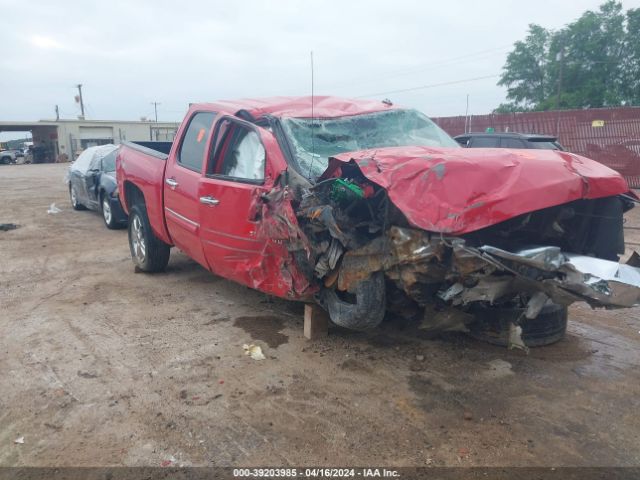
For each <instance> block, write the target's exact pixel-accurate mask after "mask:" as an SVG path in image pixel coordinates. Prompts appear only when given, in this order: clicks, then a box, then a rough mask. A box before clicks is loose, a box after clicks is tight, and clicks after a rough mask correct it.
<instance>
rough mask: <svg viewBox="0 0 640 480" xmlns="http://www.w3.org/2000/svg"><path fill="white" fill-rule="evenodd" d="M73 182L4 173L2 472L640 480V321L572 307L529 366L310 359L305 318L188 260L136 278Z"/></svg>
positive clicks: (631, 315) (174, 258)
mask: <svg viewBox="0 0 640 480" xmlns="http://www.w3.org/2000/svg"><path fill="white" fill-rule="evenodd" d="M66 168H67V166H66V165H17V166H2V167H0V223H5V222H13V223H17V224H19V225H20V228H18V229H16V230H12V231H7V232H2V231H0V465H1V466H24V465H29V466H52V465H55V466H98V465H100V466H102V465H140V466H142V465H144V466H157V465H162V464H163V462H165V463H164V464H165V465H166V464H167V462H173V464H175V465H180V464H182V465H206V466H228V465H234V466H269V465H270V466H284V465H295V466H306V465H314V466H368V465H387V466H424V465H455V466H470V465H478V466H480V465H481V466H516V465H518V466H550V465H553V466H560V465H571V466H638V465H640V448H638V446H639V445H640V415H638V412H639V411H640V369H639V368H638V366H639V365H640V348H639V347H640V309H637V308H636V309H630V310H621V311H592V310H590V309H589V308H587V307H586V306H577V307H572V308H571V311H570V314H571V315H570V318H571V320H570V323H569V332H568V335H567V338H566V339H565V340H563V341H561V342H559V343H557V344H556V345H553V346H549V347H544V348H538V349H534V350H532V352H531V353H530V354H529V355H525V354H524V353H522V352H519V351H507V350H506V349H503V348H499V347H493V346H490V345H486V344H483V343H479V342H477V341H475V340H472V339H470V338H467V337H466V336H464V335H446V336H440V337H437V338H431V339H430V338H428V337H426V336H425V335H423V334H421V333H420V332H419V331H418V330H416V329H415V327H414V326H412V325H402V324H399V323H393V322H388V323H384V324H383V326H382V328H380V329H378V330H376V331H374V332H371V333H367V334H364V333H352V332H347V331H344V330H339V329H334V330H332V331H331V333H330V336H329V337H327V338H326V339H323V340H321V341H316V342H309V341H306V340H305V339H304V338H303V336H302V306H301V305H300V304H295V303H288V302H285V301H281V300H274V299H271V298H268V297H267V296H265V295H263V294H261V293H258V292H256V291H252V290H249V289H248V288H245V287H242V286H239V285H236V284H234V283H232V282H229V281H226V280H223V279H221V278H218V277H215V276H214V275H211V274H210V273H208V272H207V271H205V270H204V269H203V268H201V267H200V266H198V265H197V264H195V263H194V262H192V261H191V260H189V259H188V258H187V257H186V256H185V255H183V254H182V253H180V252H179V251H176V250H173V251H172V254H171V260H170V263H169V268H168V269H167V272H166V273H163V274H157V275H146V274H136V273H134V269H133V264H132V262H131V259H130V256H129V248H128V245H127V233H126V230H119V231H110V230H107V229H106V228H105V227H104V225H103V223H102V219H101V217H100V216H99V214H97V213H95V212H76V211H73V210H72V209H71V205H70V204H69V200H68V194H67V191H66V186H65V184H64V181H63V177H64V173H65V170H66ZM54 202H55V203H56V205H57V206H58V207H59V208H61V209H62V211H61V212H60V213H58V214H47V209H48V207H49V205H50V204H51V203H54ZM627 225H629V226H633V225H636V226H640V208H638V209H636V210H635V212H632V213H631V214H630V215H629V218H628V219H627ZM629 234H630V237H629V238H628V240H630V241H633V242H637V243H640V230H629ZM246 343H257V344H259V345H261V346H262V348H263V350H264V352H265V354H266V356H267V359H266V360H264V361H255V360H252V359H251V358H249V357H247V356H245V355H244V352H243V344H246ZM20 437H24V443H23V444H19V443H15V440H16V439H18V438H20Z"/></svg>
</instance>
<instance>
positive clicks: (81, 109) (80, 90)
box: [76, 83, 84, 120]
mask: <svg viewBox="0 0 640 480" xmlns="http://www.w3.org/2000/svg"><path fill="white" fill-rule="evenodd" d="M76 87H78V99H79V100H80V112H81V113H82V120H84V101H83V100H82V84H81V83H79V84H78V85H76Z"/></svg>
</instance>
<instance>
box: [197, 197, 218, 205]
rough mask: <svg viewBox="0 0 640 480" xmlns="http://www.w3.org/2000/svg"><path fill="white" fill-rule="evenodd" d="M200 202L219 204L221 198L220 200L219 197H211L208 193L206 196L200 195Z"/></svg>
mask: <svg viewBox="0 0 640 480" xmlns="http://www.w3.org/2000/svg"><path fill="white" fill-rule="evenodd" d="M200 203H204V204H205V205H211V206H214V205H218V204H219V203H220V200H218V199H217V198H213V197H210V196H209V195H207V196H206V197H200Z"/></svg>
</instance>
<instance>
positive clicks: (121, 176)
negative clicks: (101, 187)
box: [116, 142, 172, 245]
mask: <svg viewBox="0 0 640 480" xmlns="http://www.w3.org/2000/svg"><path fill="white" fill-rule="evenodd" d="M167 157H168V155H166V154H165V153H162V152H159V151H156V150H152V149H151V148H147V147H144V146H141V145H136V144H134V143H130V142H125V143H123V144H122V145H121V146H120V150H119V152H118V156H117V158H116V176H117V179H118V190H119V191H120V200H121V203H122V206H123V208H124V209H125V211H126V212H127V214H129V207H130V205H131V201H132V200H133V199H132V198H130V197H132V196H133V195H137V194H138V193H137V191H139V192H141V193H142V195H143V196H144V202H145V204H146V208H147V214H148V216H149V223H150V224H151V228H152V229H153V231H154V233H155V234H156V236H158V237H159V238H160V239H161V240H162V241H164V242H165V243H168V244H170V245H171V244H172V242H171V238H170V236H169V233H168V231H167V228H166V225H165V221H164V212H163V208H164V199H163V186H164V171H165V167H166V164H167V162H166V160H167Z"/></svg>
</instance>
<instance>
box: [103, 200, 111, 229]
mask: <svg viewBox="0 0 640 480" xmlns="http://www.w3.org/2000/svg"><path fill="white" fill-rule="evenodd" d="M102 215H103V216H104V221H105V222H107V224H110V223H111V205H110V204H109V199H107V198H105V199H103V200H102Z"/></svg>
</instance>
